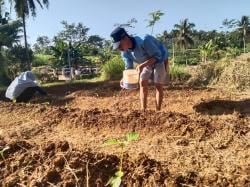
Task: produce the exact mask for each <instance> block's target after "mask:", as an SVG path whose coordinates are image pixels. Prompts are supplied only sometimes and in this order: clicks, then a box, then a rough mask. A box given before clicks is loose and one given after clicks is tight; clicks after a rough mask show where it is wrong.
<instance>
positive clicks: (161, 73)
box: [140, 62, 169, 84]
mask: <svg viewBox="0 0 250 187" xmlns="http://www.w3.org/2000/svg"><path fill="white" fill-rule="evenodd" d="M167 68H168V67H167ZM167 72H169V71H166V69H165V63H164V62H162V63H157V64H154V65H151V66H147V67H144V68H143V70H142V72H141V74H140V80H150V79H152V80H153V82H154V83H155V84H166V83H168V75H167Z"/></svg>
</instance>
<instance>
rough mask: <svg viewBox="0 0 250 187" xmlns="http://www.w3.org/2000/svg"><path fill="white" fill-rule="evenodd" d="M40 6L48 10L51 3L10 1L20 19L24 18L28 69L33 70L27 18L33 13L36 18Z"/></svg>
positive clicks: (37, 0)
mask: <svg viewBox="0 0 250 187" xmlns="http://www.w3.org/2000/svg"><path fill="white" fill-rule="evenodd" d="M35 2H36V3H37V4H39V5H40V7H41V8H43V7H44V6H46V8H48V6H49V1H48V0H42V2H41V1H40V0H36V1H34V0H10V3H11V5H12V4H14V9H15V11H16V14H17V16H18V17H19V18H22V21H23V32H24V44H25V49H26V57H27V65H28V69H30V68H31V66H30V63H31V62H30V58H29V52H28V43H27V32H26V17H28V16H29V15H30V13H31V15H32V16H33V17H35V16H36V4H35Z"/></svg>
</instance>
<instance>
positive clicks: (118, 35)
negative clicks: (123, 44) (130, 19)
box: [110, 27, 128, 50]
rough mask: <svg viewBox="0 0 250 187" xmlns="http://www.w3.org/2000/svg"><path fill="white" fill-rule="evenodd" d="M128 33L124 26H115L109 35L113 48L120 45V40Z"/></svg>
mask: <svg viewBox="0 0 250 187" xmlns="http://www.w3.org/2000/svg"><path fill="white" fill-rule="evenodd" d="M126 35H128V34H127V32H126V31H125V29H124V28H122V27H117V28H116V29H115V30H113V31H112V33H111V34H110V36H111V37H112V39H113V49H114V50H115V49H117V48H118V47H119V45H120V41H121V40H122V38H123V37H124V36H126Z"/></svg>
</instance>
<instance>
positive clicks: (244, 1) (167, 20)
mask: <svg viewBox="0 0 250 187" xmlns="http://www.w3.org/2000/svg"><path fill="white" fill-rule="evenodd" d="M34 1H35V0H34ZM49 2H50V4H49V8H48V9H46V8H44V9H40V7H39V6H37V16H36V17H35V18H33V17H32V16H30V17H29V18H28V20H27V35H28V40H29V43H31V44H34V43H35V41H36V39H37V37H38V36H48V37H49V38H50V39H52V38H53V37H54V36H55V35H56V34H57V33H58V32H60V31H62V30H63V26H62V24H61V21H63V20H65V21H67V22H68V23H69V24H71V23H76V24H78V23H82V24H83V25H84V26H86V27H88V28H90V30H89V32H88V35H99V36H101V37H103V38H105V39H110V33H111V32H112V30H113V29H114V28H115V27H114V24H116V23H126V22H127V21H129V20H130V19H132V18H135V19H136V20H137V21H138V22H137V23H136V24H135V28H131V29H128V32H129V33H133V34H137V35H145V34H150V33H151V28H149V27H147V25H148V21H147V20H148V19H150V17H149V13H150V12H154V11H157V10H160V11H161V12H163V13H164V16H162V17H161V19H160V21H159V22H157V23H156V25H155V28H154V35H157V34H161V33H162V32H163V31H164V30H167V31H171V30H172V29H173V28H174V25H175V24H178V23H180V20H183V19H185V18H188V20H189V22H192V23H194V24H195V25H196V26H195V29H197V30H205V31H208V30H213V29H215V30H220V27H221V26H222V21H223V20H224V19H225V18H228V19H240V18H241V16H243V15H247V16H250V0H126V1H125V0H49Z"/></svg>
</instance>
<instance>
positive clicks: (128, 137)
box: [126, 132, 139, 142]
mask: <svg viewBox="0 0 250 187" xmlns="http://www.w3.org/2000/svg"><path fill="white" fill-rule="evenodd" d="M138 138H139V133H137V132H130V133H128V134H127V135H126V141H128V142H130V141H134V140H138Z"/></svg>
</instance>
